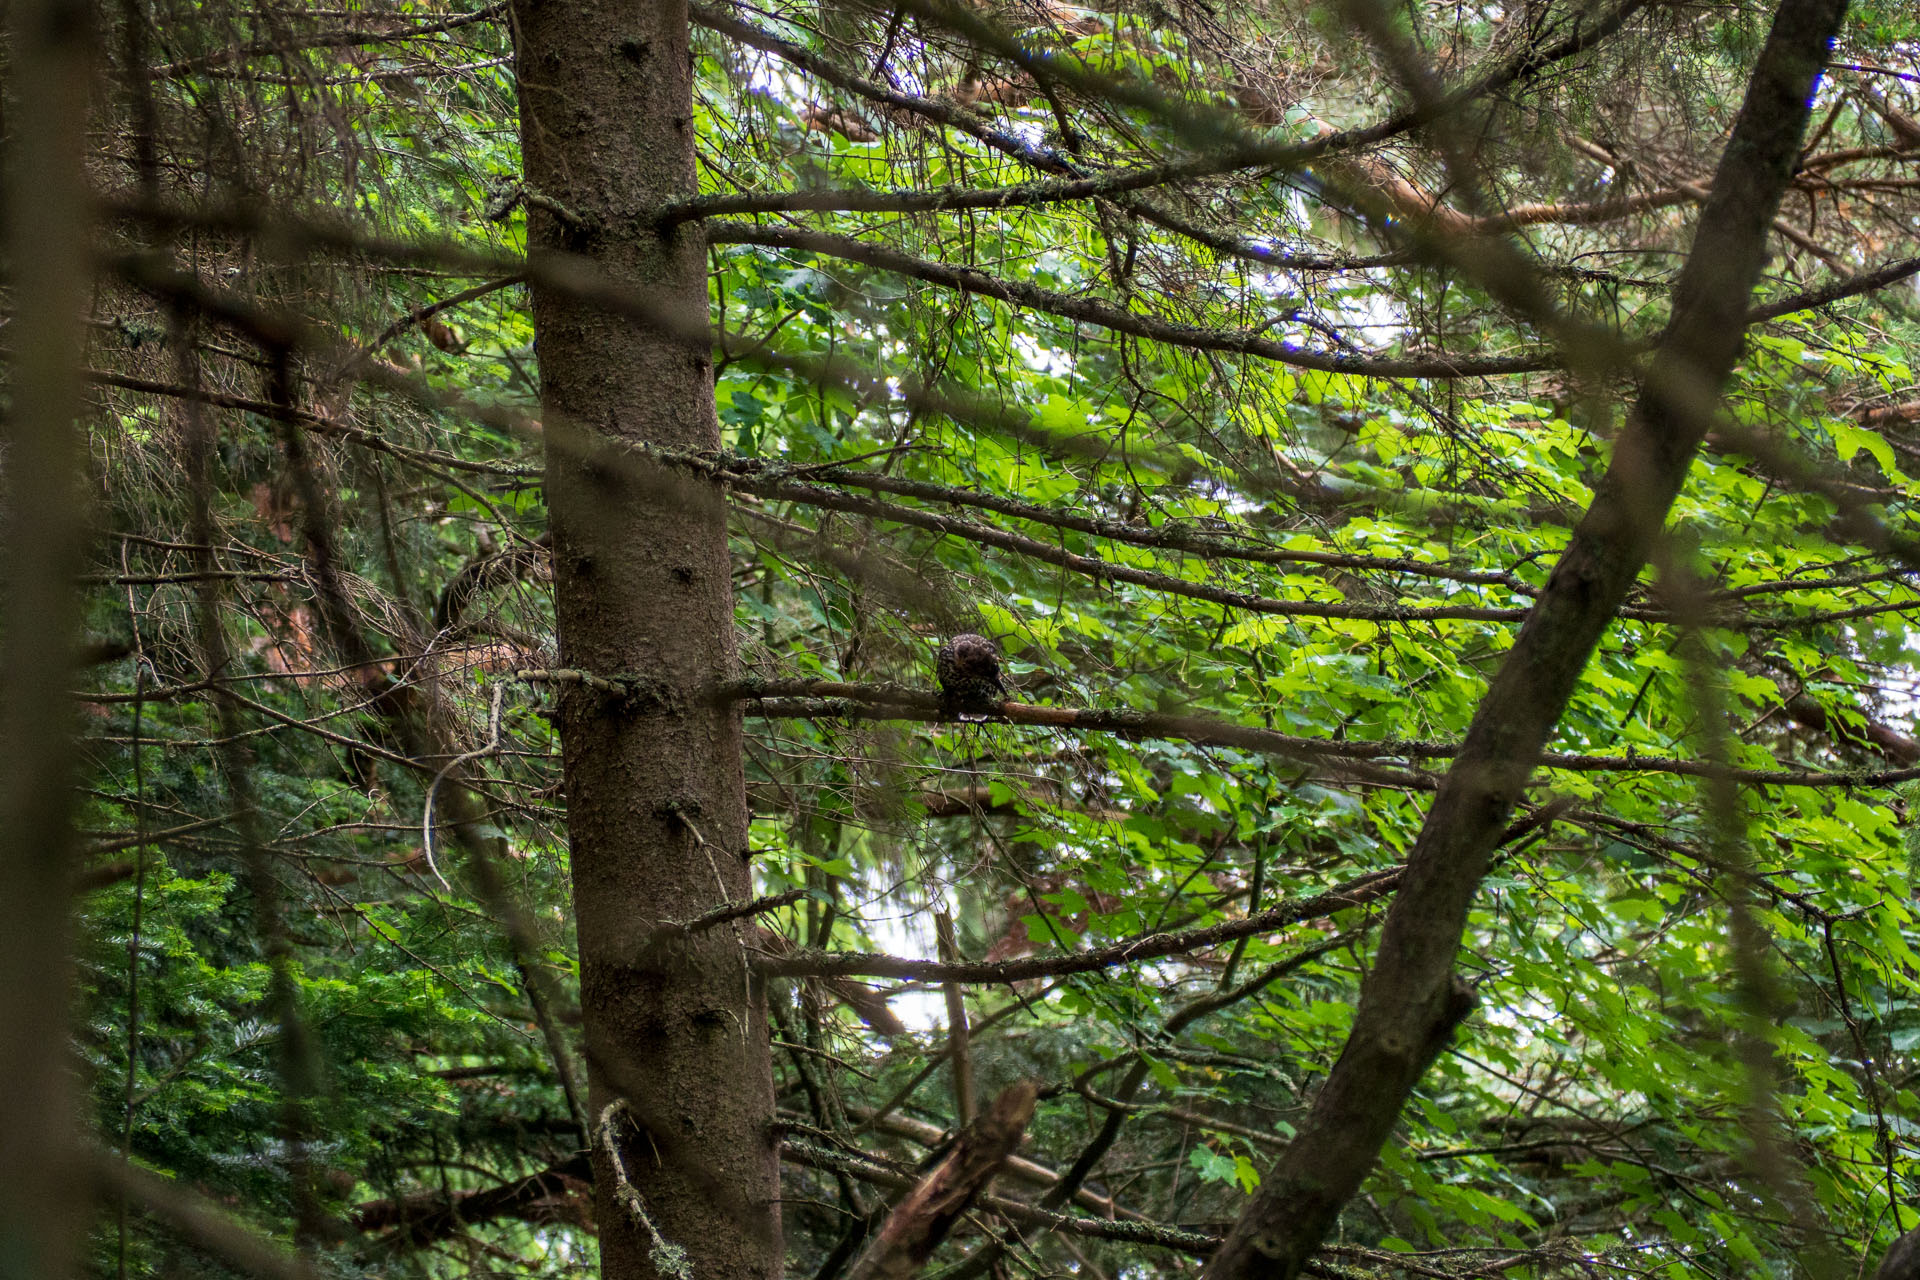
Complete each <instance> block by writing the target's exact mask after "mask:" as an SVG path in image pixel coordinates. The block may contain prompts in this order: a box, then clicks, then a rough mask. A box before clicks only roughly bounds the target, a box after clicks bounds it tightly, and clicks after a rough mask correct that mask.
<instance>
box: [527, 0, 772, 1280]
mask: <svg viewBox="0 0 1920 1280" xmlns="http://www.w3.org/2000/svg"><path fill="white" fill-rule="evenodd" d="M513 22H514V36H515V45H516V66H517V72H518V76H519V87H520V115H521V120H520V129H521V139H522V145H523V147H524V152H525V177H526V192H527V204H528V217H529V222H530V231H529V240H530V248H531V252H532V254H533V255H535V256H536V257H538V256H540V255H553V254H556V253H572V254H577V255H581V256H583V257H586V258H588V259H590V260H591V261H592V263H593V265H594V267H595V268H596V269H597V270H598V271H600V272H602V273H604V275H605V276H606V277H607V278H608V279H609V280H611V281H612V282H614V283H616V284H619V285H622V286H625V287H628V288H631V289H634V290H637V291H639V292H641V293H643V294H644V295H646V297H647V298H648V300H649V302H650V304H651V305H652V306H653V307H654V308H657V309H659V310H660V311H662V312H665V313H668V314H670V315H673V316H675V317H679V318H680V319H681V320H683V321H685V322H689V323H690V324H691V325H692V326H693V327H694V328H695V329H696V330H697V331H699V332H702V333H704V332H705V323H706V320H705V318H706V307H707V287H706V277H705V241H704V238H703V236H702V233H701V232H700V229H699V228H698V227H697V226H693V225H687V226H682V227H679V228H677V229H675V230H673V231H671V232H669V233H668V234H667V235H666V236H665V237H662V236H661V235H659V234H657V233H656V232H655V231H654V229H653V219H652V217H651V216H650V215H651V211H652V210H654V209H656V208H658V207H659V206H661V205H663V204H665V203H667V202H670V201H672V200H676V199H681V198H684V197H686V196H688V195H690V194H691V193H692V192H693V191H694V185H695V183H694V152H693V143H694V128H693V108H692V103H691V95H692V84H691V60H690V54H689V50H688V36H687V19H686V11H685V7H684V2H683V0H646V2H645V3H639V4H634V3H630V2H627V3H619V2H616V0H579V2H576V3H567V2H563V0H515V3H514V6H513ZM533 314H534V331H535V334H536V338H537V350H538V353H539V359H540V376H541V386H542V398H543V407H544V419H543V420H544V424H545V429H546V434H547V440H548V466H547V503H548V511H549V516H550V519H551V522H552V530H553V537H554V544H553V545H554V554H553V561H554V588H555V595H556V602H557V620H556V621H557V629H558V633H559V638H560V649H561V659H562V661H563V662H564V663H565V665H567V666H568V667H571V668H581V669H585V670H588V671H591V672H594V673H596V674H599V675H602V676H607V677H610V678H620V679H625V680H628V681H630V688H631V694H630V696H627V697H624V698H618V697H609V696H606V695H605V694H603V693H600V692H596V691H594V690H592V689H589V688H585V687H582V686H569V687H565V688H564V689H563V690H562V692H561V693H560V695H559V704H560V705H559V717H558V722H559V726H560V737H561V745H562V750H563V758H564V769H565V778H566V789H567V811H568V827H569V833H570V838H571V843H572V858H573V865H572V870H573V891H574V909H575V913H576V919H577V922H578V927H579V934H580V957H581V1015H582V1019H583V1022H584V1031H585V1038H586V1046H587V1057H588V1071H589V1075H590V1077H591V1097H592V1104H591V1106H592V1110H593V1112H594V1115H595V1116H596V1117H603V1118H607V1120H608V1122H604V1123H597V1124H596V1126H595V1128H596V1130H597V1132H599V1133H601V1134H603V1135H611V1136H612V1137H613V1139H614V1140H615V1141H618V1142H619V1144H620V1146H621V1150H620V1151H619V1152H618V1153H617V1155H618V1159H617V1160H616V1159H614V1158H613V1154H614V1153H610V1152H609V1151H607V1150H606V1149H605V1148H604V1145H603V1144H599V1143H597V1144H596V1149H595V1152H594V1174H595V1180H594V1185H595V1201H596V1216H597V1218H598V1226H599V1233H600V1242H601V1256H602V1262H601V1269H602V1274H603V1275H604V1276H606V1277H609V1278H611V1280H630V1278H638V1277H651V1276H655V1275H660V1274H664V1273H665V1272H667V1271H674V1270H678V1266H677V1265H676V1263H675V1262H674V1258H673V1253H672V1250H671V1249H667V1248H663V1247H662V1246H677V1247H678V1248H679V1249H681V1250H684V1251H685V1256H684V1264H685V1266H686V1268H687V1269H688V1273H689V1274H691V1275H694V1276H698V1277H702V1280H705V1278H707V1277H713V1278H714V1280H723V1278H724V1280H747V1278H749V1277H754V1276H773V1275H776V1274H777V1273H778V1272H779V1271H780V1267H781V1253H782V1250H781V1244H780V1230H779V1210H778V1207H777V1205H778V1200H777V1188H778V1165H777V1158H776V1151H775V1147H774V1138H773V1135H772V1130H771V1121H772V1117H773V1084H772V1063H771V1058H770V1055H769V1051H768V1041H767V1029H766V1006H765V999H764V993H763V992H762V990H761V988H760V985H759V983H758V981H757V980H755V979H752V978H751V977H750V976H749V973H748V971H747V968H746V966H745V965H744V963H743V957H742V954H741V947H740V941H739V938H740V934H739V932H738V927H723V928H717V929H709V930H704V931H701V932H699V933H696V934H693V935H691V936H687V935H675V936H674V938H673V939H672V940H670V941H666V942H662V941H660V940H659V939H657V938H655V937H654V931H655V928H656V926H658V925H660V924H662V923H666V922H670V921H684V920H690V919H692V918H694V917H695V916H698V915H700V914H701V913H702V912H704V911H707V910H708V909H710V908H712V907H713V906H714V905H715V904H717V903H719V902H722V901H725V900H729V899H744V898H747V897H749V896H750V892H751V886H750V878H749V875H748V867H747V862H746V848H747V816H748V813H747V802H746V786H745V780H744V777H743V774H742V768H741V738H740V721H739V716H738V714H737V713H736V712H735V711H734V709H733V708H732V707H730V706H729V705H727V704H725V703H723V702H721V701H718V700H715V699H713V698H711V697H710V696H708V694H709V691H711V690H712V689H713V688H714V687H715V685H716V684H717V683H718V682H720V681H722V680H725V679H727V678H728V677H729V676H731V675H732V674H733V670H734V645H733V600H732V591H731V581H730V575H729V565H728V554H727V532H726V514H725V510H724V506H723V503H722V499H721V495H720V493H719V492H718V490H717V489H715V488H713V487H712V486H711V485H710V484H706V483H704V482H694V483H688V484H685V485H682V486H680V487H677V488H672V489H669V488H666V487H664V486H662V485H660V484H657V483H644V482H642V481H641V480H639V479H638V478H636V474H635V473H636V470H637V469H636V468H633V467H631V466H621V465H618V464H617V462H611V463H610V462H608V461H607V460H608V459H613V458H615V457H617V455H618V454H619V453H620V452H621V451H622V450H624V449H626V448H627V447H629V446H631V445H634V444H639V443H646V444H651V445H656V446H661V447H665V448H669V449H676V450H687V451H694V452H697V451H701V450H710V449H716V448H718V447H719V444H720V436H719V428H718V424H717V422H716V420H715V417H714V403H713V385H712V378H713V372H712V364H711V355H710V351H709V349H708V348H707V346H706V345H705V344H702V345H701V346H699V347H697V348H696V347H692V346H689V345H687V344H686V343H685V342H684V341H677V340H675V339H673V338H672V337H669V336H668V335H666V334H664V333H662V332H659V331H658V330H654V329H649V328H644V327H641V326H640V325H638V324H636V323H635V322H633V321H631V320H623V319H619V318H617V317H614V316H612V315H610V314H608V313H607V312H605V311H604V310H601V309H599V308H596V307H594V306H592V305H590V304H588V303H585V302H583V301H580V300H578V299H576V298H573V297H569V296H567V295H566V294H565V293H564V292H563V291H561V290H557V289H554V288H552V287H543V286H538V285H536V286H535V287H534V289H533ZM596 457H599V458H600V459H602V461H600V462H596ZM615 1102H624V1103H625V1104H626V1105H625V1114H626V1115H627V1116H628V1117H629V1118H630V1119H631V1121H632V1123H612V1122H611V1118H610V1117H607V1112H606V1108H607V1107H608V1106H609V1104H612V1103H615Z"/></svg>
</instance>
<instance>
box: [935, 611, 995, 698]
mask: <svg viewBox="0 0 1920 1280" xmlns="http://www.w3.org/2000/svg"><path fill="white" fill-rule="evenodd" d="M934 666H935V669H936V670H937V671H938V673H939V676H940V704H941V707H942V709H943V710H944V711H945V712H946V713H947V714H948V715H950V716H991V715H998V714H999V712H1000V704H1001V703H1002V702H1004V701H1006V698H1007V686H1006V684H1005V682H1004V681H1002V680H1001V678H1000V650H999V649H998V648H997V647H995V645H994V643H993V641H991V640H989V639H987V638H986V637H985V636H977V635H974V634H973V633H972V632H971V631H969V632H964V633H962V634H960V635H957V636H955V637H954V638H953V639H951V640H949V641H947V642H946V643H945V644H943V645H941V646H940V652H939V653H938V654H936V655H935V656H934Z"/></svg>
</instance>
